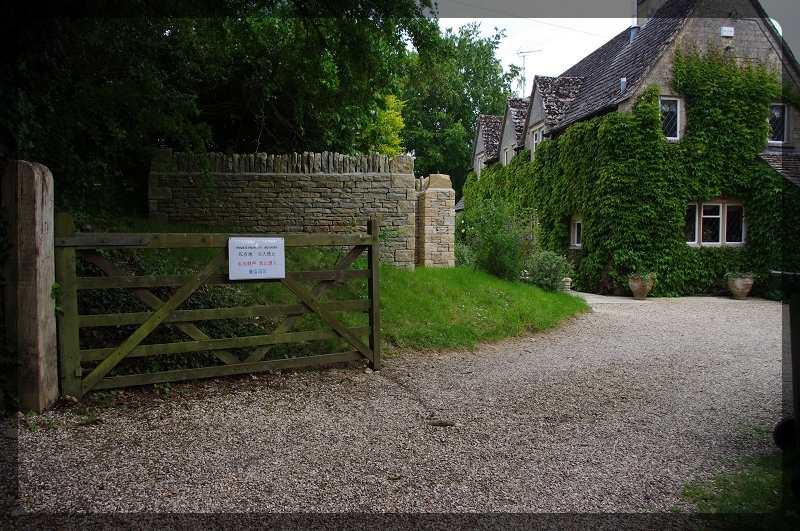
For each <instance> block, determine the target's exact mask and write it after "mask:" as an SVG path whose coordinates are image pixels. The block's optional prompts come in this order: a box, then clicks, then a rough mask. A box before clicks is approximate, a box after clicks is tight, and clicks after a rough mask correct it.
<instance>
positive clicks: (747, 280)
mask: <svg viewBox="0 0 800 531" xmlns="http://www.w3.org/2000/svg"><path fill="white" fill-rule="evenodd" d="M753 280H754V279H753V277H728V289H730V290H731V295H733V298H734V299H738V300H743V299H746V298H747V295H748V294H749V293H750V290H751V289H752V288H753Z"/></svg>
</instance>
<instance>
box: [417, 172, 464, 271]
mask: <svg viewBox="0 0 800 531" xmlns="http://www.w3.org/2000/svg"><path fill="white" fill-rule="evenodd" d="M455 204H456V193H455V190H453V185H452V183H451V182H450V177H449V176H448V175H441V174H433V175H430V176H429V177H427V178H425V179H422V180H420V183H419V187H418V192H417V223H416V229H417V231H416V232H417V242H416V260H415V262H416V265H417V266H421V267H455V265H456V253H455V229H456V210H455Z"/></svg>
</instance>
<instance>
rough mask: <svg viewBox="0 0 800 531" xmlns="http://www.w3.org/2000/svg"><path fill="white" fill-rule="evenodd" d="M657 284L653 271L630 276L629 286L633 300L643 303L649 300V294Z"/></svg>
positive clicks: (638, 272) (639, 272)
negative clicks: (646, 299)
mask: <svg viewBox="0 0 800 531" xmlns="http://www.w3.org/2000/svg"><path fill="white" fill-rule="evenodd" d="M655 282H656V274H655V273H653V272H652V271H637V272H635V273H631V274H630V275H628V286H630V288H631V291H632V292H633V298H634V299H635V300H637V301H642V300H644V299H645V298H647V294H648V293H650V290H651V289H653V285H654V284H655Z"/></svg>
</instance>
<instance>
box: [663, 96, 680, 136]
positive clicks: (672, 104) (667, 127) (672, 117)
mask: <svg viewBox="0 0 800 531" xmlns="http://www.w3.org/2000/svg"><path fill="white" fill-rule="evenodd" d="M661 129H662V131H663V132H664V136H665V137H667V139H668V140H678V135H679V134H680V100H678V99H677V98H661Z"/></svg>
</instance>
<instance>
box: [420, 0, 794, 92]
mask: <svg viewBox="0 0 800 531" xmlns="http://www.w3.org/2000/svg"><path fill="white" fill-rule="evenodd" d="M436 1H437V3H438V9H439V22H440V23H439V25H440V27H441V28H442V29H444V28H446V27H452V28H453V29H454V30H456V31H457V30H458V28H459V27H460V26H463V25H464V24H466V23H469V22H478V23H479V24H480V28H481V30H482V32H483V33H484V34H485V35H486V36H489V35H493V34H494V33H495V28H498V29H502V30H504V31H505V34H506V36H505V38H503V39H502V40H501V41H500V46H499V47H498V50H497V57H498V58H499V59H500V61H501V62H502V63H503V66H504V67H505V68H508V65H510V64H515V65H517V66H519V67H520V68H523V67H524V74H525V78H526V83H525V87H524V89H523V87H522V86H521V85H520V84H519V83H518V82H515V84H514V86H513V87H512V88H513V89H514V90H515V92H516V93H517V95H518V96H521V97H522V96H529V95H530V91H531V83H532V81H533V76H534V75H544V76H557V75H559V74H561V73H562V72H564V71H565V70H567V69H568V68H569V67H571V66H572V65H574V64H575V63H577V62H578V61H580V60H581V59H583V58H584V57H586V56H587V55H589V54H590V53H591V52H593V51H594V50H596V49H597V48H599V47H600V46H602V45H603V44H604V43H606V42H607V41H609V40H610V39H611V38H612V37H614V36H615V35H617V34H618V33H619V32H620V31H623V30H625V29H627V28H628V27H630V26H631V25H632V24H633V22H634V20H635V19H634V15H633V13H634V11H633V7H634V5H635V2H636V0H588V1H587V0H492V1H491V2H486V1H485V0H436ZM760 3H761V6H762V7H763V8H764V10H765V11H766V12H767V14H768V15H769V16H770V17H771V18H773V19H774V20H776V22H777V23H778V24H777V25H778V26H779V27H780V29H781V31H782V32H783V37H784V39H785V40H786V42H787V43H788V44H789V46H790V48H791V49H792V51H793V53H794V55H795V57H800V0H760Z"/></svg>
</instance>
